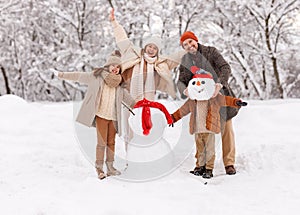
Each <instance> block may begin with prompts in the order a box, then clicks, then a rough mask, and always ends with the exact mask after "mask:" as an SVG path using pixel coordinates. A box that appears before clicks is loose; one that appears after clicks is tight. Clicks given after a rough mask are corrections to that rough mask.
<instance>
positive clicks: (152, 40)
mask: <svg viewBox="0 0 300 215" xmlns="http://www.w3.org/2000/svg"><path fill="white" fill-rule="evenodd" d="M144 44H145V46H144V47H146V46H147V45H149V44H154V45H155V46H156V47H157V48H158V50H159V51H160V50H161V48H162V40H161V38H160V37H158V36H152V37H149V38H147V39H146V40H145V43H144Z"/></svg>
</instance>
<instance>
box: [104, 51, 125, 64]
mask: <svg viewBox="0 0 300 215" xmlns="http://www.w3.org/2000/svg"><path fill="white" fill-rule="evenodd" d="M121 63H122V61H121V53H120V51H119V50H114V51H113V52H112V53H111V55H110V56H109V57H108V59H107V60H106V63H105V64H104V66H109V65H112V64H115V65H121Z"/></svg>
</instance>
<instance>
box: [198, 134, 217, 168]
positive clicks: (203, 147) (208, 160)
mask: <svg viewBox="0 0 300 215" xmlns="http://www.w3.org/2000/svg"><path fill="white" fill-rule="evenodd" d="M195 141H196V148H197V152H196V155H195V158H196V159H197V161H196V167H200V166H205V167H206V169H213V168H214V162H215V134H213V133H196V134H195Z"/></svg>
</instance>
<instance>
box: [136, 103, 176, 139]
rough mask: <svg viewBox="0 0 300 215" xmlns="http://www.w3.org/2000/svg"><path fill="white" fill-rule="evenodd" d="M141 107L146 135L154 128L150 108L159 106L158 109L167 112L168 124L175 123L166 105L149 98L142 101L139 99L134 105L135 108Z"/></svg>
mask: <svg viewBox="0 0 300 215" xmlns="http://www.w3.org/2000/svg"><path fill="white" fill-rule="evenodd" d="M139 107H142V108H143V110H142V127H143V134H144V135H148V134H149V133H150V130H151V128H152V121H151V112H150V108H157V109H159V110H161V111H162V112H163V113H164V114H165V116H166V119H167V122H168V124H172V123H173V119H172V117H171V115H170V113H169V112H168V110H167V109H166V107H165V106H164V105H163V104H161V103H159V102H152V101H149V100H147V99H143V100H141V101H138V102H137V103H136V104H135V105H134V108H139Z"/></svg>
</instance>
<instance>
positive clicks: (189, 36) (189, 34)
mask: <svg viewBox="0 0 300 215" xmlns="http://www.w3.org/2000/svg"><path fill="white" fill-rule="evenodd" d="M186 39H193V40H195V41H196V42H198V37H196V35H195V34H194V33H193V32H191V31H186V32H184V33H183V34H182V35H181V37H180V45H182V43H183V41H185V40H186Z"/></svg>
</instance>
